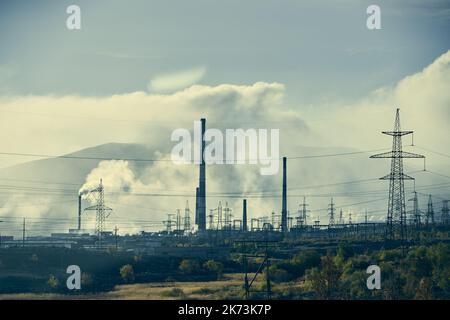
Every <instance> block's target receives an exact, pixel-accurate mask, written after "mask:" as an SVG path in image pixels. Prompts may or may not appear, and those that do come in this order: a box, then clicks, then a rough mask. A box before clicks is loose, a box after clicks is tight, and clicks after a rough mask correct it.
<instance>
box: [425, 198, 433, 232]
mask: <svg viewBox="0 0 450 320" xmlns="http://www.w3.org/2000/svg"><path fill="white" fill-rule="evenodd" d="M425 223H426V226H427V227H428V226H429V225H430V224H431V225H432V226H434V209H433V200H432V198H431V194H430V195H429V196H428V205H427V215H426V220H425Z"/></svg>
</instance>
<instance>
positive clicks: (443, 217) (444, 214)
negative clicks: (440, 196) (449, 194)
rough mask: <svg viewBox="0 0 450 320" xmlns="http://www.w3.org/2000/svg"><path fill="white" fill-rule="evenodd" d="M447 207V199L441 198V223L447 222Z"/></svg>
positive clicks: (449, 217)
mask: <svg viewBox="0 0 450 320" xmlns="http://www.w3.org/2000/svg"><path fill="white" fill-rule="evenodd" d="M449 212H450V210H449V208H448V200H442V210H441V214H442V215H441V222H442V224H449V222H450V216H449Z"/></svg>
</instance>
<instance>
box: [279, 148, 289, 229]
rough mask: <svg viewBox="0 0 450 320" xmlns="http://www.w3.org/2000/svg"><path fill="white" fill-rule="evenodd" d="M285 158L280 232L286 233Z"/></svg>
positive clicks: (284, 158)
mask: <svg viewBox="0 0 450 320" xmlns="http://www.w3.org/2000/svg"><path fill="white" fill-rule="evenodd" d="M286 170H287V168H286V157H283V195H282V200H281V201H282V203H281V231H282V232H287V231H288V228H287V199H286V198H287V178H286Z"/></svg>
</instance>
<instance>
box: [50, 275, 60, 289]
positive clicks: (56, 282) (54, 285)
mask: <svg viewBox="0 0 450 320" xmlns="http://www.w3.org/2000/svg"><path fill="white" fill-rule="evenodd" d="M47 284H48V285H49V286H50V288H52V289H56V288H58V286H59V280H58V278H57V277H55V276H54V275H50V277H49V278H48V281H47Z"/></svg>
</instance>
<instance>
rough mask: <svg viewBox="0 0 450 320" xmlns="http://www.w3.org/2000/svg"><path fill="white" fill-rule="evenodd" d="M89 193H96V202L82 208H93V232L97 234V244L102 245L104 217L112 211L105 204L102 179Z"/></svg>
mask: <svg viewBox="0 0 450 320" xmlns="http://www.w3.org/2000/svg"><path fill="white" fill-rule="evenodd" d="M90 193H97V204H96V205H93V206H90V207H87V208H85V209H84V210H95V211H96V216H95V234H96V235H97V245H98V247H101V246H102V238H103V232H104V227H105V221H106V218H108V217H109V213H107V212H108V211H112V209H111V208H109V207H107V206H105V189H104V188H103V181H102V179H100V184H99V186H98V188H96V189H94V190H91V191H90Z"/></svg>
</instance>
